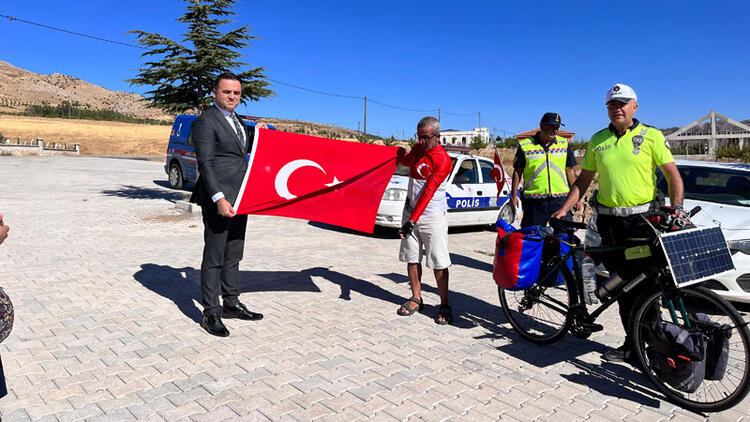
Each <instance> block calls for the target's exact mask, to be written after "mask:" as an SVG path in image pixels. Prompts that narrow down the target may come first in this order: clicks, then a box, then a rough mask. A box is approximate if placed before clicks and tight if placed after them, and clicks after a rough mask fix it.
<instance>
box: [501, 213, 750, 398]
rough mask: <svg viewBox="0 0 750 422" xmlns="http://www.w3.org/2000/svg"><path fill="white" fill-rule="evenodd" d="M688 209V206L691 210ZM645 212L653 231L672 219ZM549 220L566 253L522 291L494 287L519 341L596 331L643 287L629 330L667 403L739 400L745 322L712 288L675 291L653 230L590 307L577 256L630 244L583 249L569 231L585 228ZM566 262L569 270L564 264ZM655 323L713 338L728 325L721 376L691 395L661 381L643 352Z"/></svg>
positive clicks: (748, 377)
mask: <svg viewBox="0 0 750 422" xmlns="http://www.w3.org/2000/svg"><path fill="white" fill-rule="evenodd" d="M694 213H695V210H694V211H693V212H692V214H694ZM644 217H658V218H659V219H661V221H662V222H663V224H662V225H655V224H653V223H651V222H650V223H649V224H651V226H652V227H654V228H655V229H658V231H659V232H667V231H668V228H669V226H670V225H671V224H672V222H673V221H674V216H670V215H668V214H666V213H664V212H662V211H652V212H650V213H647V215H645V216H644ZM670 219H671V220H670ZM665 222H666V223H665ZM550 225H551V226H553V227H554V229H555V233H557V234H559V233H565V234H567V235H568V239H569V240H572V242H570V243H569V244H570V246H571V248H570V251H569V252H567V253H565V254H564V255H561V254H555V256H553V257H552V258H551V259H545V261H546V262H544V264H543V268H544V271H543V272H540V276H539V279H538V281H537V282H536V283H535V284H533V285H532V286H531V287H529V288H527V289H525V290H507V289H503V288H502V287H500V286H498V295H499V297H500V302H501V304H502V308H503V312H504V313H505V315H506V317H507V318H508V321H509V322H510V324H511V325H512V326H513V328H514V329H515V330H516V331H517V332H518V333H519V334H520V335H521V336H522V337H523V338H525V339H527V340H530V341H532V342H534V343H538V344H548V343H552V342H555V341H557V340H559V339H560V338H562V337H563V336H564V335H565V334H566V333H567V332H568V331H569V332H570V333H571V334H572V335H574V336H575V337H578V338H582V339H585V338H587V337H589V336H590V335H591V334H592V333H593V332H595V331H600V330H602V329H603V326H602V325H600V324H597V323H596V322H595V321H596V319H597V317H599V316H600V315H601V314H602V312H604V311H605V310H606V309H607V308H609V307H610V306H611V305H612V304H613V303H615V302H616V301H617V299H618V298H619V297H620V296H621V295H623V294H624V293H626V292H629V291H631V290H632V289H634V288H636V287H639V286H640V288H645V291H644V292H643V293H642V294H641V295H640V296H639V298H638V299H637V300H636V301H635V302H634V306H633V309H632V310H631V313H630V330H631V334H632V338H633V340H634V344H635V349H636V350H635V355H636V356H637V359H638V361H639V363H640V366H641V371H642V372H644V373H645V374H646V375H647V376H648V378H649V379H651V381H652V382H653V383H654V384H655V385H656V386H657V387H658V388H659V390H661V391H662V392H663V393H664V394H665V396H666V397H667V399H668V400H670V401H672V402H675V403H677V404H678V405H680V406H681V407H684V408H687V409H690V410H693V411H707V412H716V411H720V410H725V409H728V408H730V407H732V406H734V405H736V404H738V403H739V402H740V401H742V399H743V398H744V397H745V396H746V395H747V394H748V391H749V390H750V332H749V331H748V328H747V322H745V321H744V320H743V319H742V317H741V315H740V314H739V313H738V312H737V310H736V309H735V308H734V307H733V306H732V305H731V304H730V303H729V302H727V301H726V300H725V299H724V298H722V297H720V296H718V295H717V294H716V293H714V292H712V291H711V290H708V289H706V288H704V287H700V286H698V285H691V286H687V287H682V288H680V287H678V286H677V285H676V283H675V281H674V279H673V277H672V275H671V274H670V267H669V265H668V262H667V260H666V256H665V255H664V252H663V250H662V249H660V248H661V246H660V244H659V241H660V236H659V235H658V234H657V230H654V236H653V237H652V238H650V239H649V240H648V241H647V242H646V243H644V244H645V245H647V246H648V247H649V251H650V252H651V253H652V257H653V259H652V260H651V264H650V265H649V266H647V267H645V268H643V270H642V271H641V272H639V274H638V275H637V276H635V277H631V278H630V279H628V280H625V281H624V282H622V283H620V285H619V286H618V287H616V288H615V289H614V290H613V291H612V292H611V293H610V294H609V295H607V296H603V297H602V298H601V301H602V303H601V305H600V306H598V307H596V308H595V309H593V310H592V311H591V312H589V310H588V307H587V305H586V304H585V301H584V296H583V294H584V292H583V279H582V274H581V270H580V267H579V256H581V255H582V254H583V253H588V254H596V253H599V254H602V253H608V252H612V251H616V250H619V251H623V250H625V249H627V248H629V247H632V246H613V247H609V246H597V247H586V246H583V245H581V241H580V239H578V238H577V237H576V236H575V235H574V232H575V230H576V229H586V228H587V227H588V226H587V225H586V224H584V223H576V222H570V221H565V220H551V221H550ZM672 228H674V227H672ZM545 240H546V241H552V242H560V241H561V240H560V238H559V237H556V236H555V235H554V234H553V233H547V234H546V236H545ZM570 260H572V268H573V271H571V269H570V268H569V265H570V264H569V262H570ZM558 274H561V275H562V282H561V283H560V282H559V281H557V280H558ZM647 280H648V281H650V283H647V282H646V281H647ZM698 314H703V315H707V316H709V318H710V321H706V320H705V318H704V319H701V318H699V317H698V316H697V315H698ZM655 320H657V321H669V322H672V323H674V324H677V325H679V326H680V327H692V329H693V330H700V331H701V333H702V334H703V335H705V336H714V335H716V334H717V332H718V331H717V330H728V331H729V333H731V335H728V336H729V346H728V365H727V369H726V373H725V375H724V376H723V378H721V379H719V380H704V381H702V382H701V384H700V385H699V386H698V387H697V389H696V390H695V391H694V392H691V393H688V392H685V391H680V390H678V389H676V388H674V387H672V386H671V385H670V384H669V383H668V382H666V381H665V380H664V379H662V378H661V376H660V375H659V373H658V371H657V369H655V368H654V366H656V365H652V361H651V359H650V358H651V356H650V355H649V353H650V351H647V349H648V348H649V347H648V342H647V335H648V332H647V330H648V328H647V327H648V324H649V322H651V323H652V324H653V321H655ZM715 323H718V325H721V324H727V325H724V326H723V327H729V328H717V326H718V325H717V324H715ZM652 327H653V325H652ZM708 338H713V337H708Z"/></svg>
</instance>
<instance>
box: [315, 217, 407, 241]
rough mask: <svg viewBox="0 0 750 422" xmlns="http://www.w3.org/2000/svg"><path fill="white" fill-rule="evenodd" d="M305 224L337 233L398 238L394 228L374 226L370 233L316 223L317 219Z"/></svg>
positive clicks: (377, 237) (378, 237)
mask: <svg viewBox="0 0 750 422" xmlns="http://www.w3.org/2000/svg"><path fill="white" fill-rule="evenodd" d="M307 224H309V225H311V226H313V227H317V228H319V229H323V230H330V231H334V232H339V233H345V234H351V235H356V236H365V237H374V238H376V239H398V238H399V237H398V232H397V231H396V229H391V228H387V227H380V226H375V228H374V229H373V232H372V233H365V232H360V231H357V230H352V229H347V228H345V227H339V226H334V225H331V224H326V223H318V222H317V221H308V222H307Z"/></svg>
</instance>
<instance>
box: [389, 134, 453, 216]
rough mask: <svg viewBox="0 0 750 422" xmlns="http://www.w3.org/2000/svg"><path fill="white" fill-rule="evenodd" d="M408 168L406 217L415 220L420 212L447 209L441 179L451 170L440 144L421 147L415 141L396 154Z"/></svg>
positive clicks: (429, 213) (400, 161) (440, 211)
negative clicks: (401, 154)
mask: <svg viewBox="0 0 750 422" xmlns="http://www.w3.org/2000/svg"><path fill="white" fill-rule="evenodd" d="M398 162H399V163H401V164H403V165H405V166H407V167H409V195H408V198H407V200H408V201H409V206H410V207H411V209H412V211H411V217H410V220H411V221H414V222H417V221H418V220H419V217H421V216H422V214H424V215H432V214H442V213H444V212H445V211H446V210H447V209H448V202H447V200H446V198H445V185H444V184H443V182H444V181H445V179H447V178H448V176H449V175H450V173H451V158H450V157H449V156H448V153H447V152H445V149H443V147H442V146H440V145H437V146H435V147H433V148H431V149H429V150H425V149H424V147H423V146H422V144H416V145H414V147H413V148H412V149H411V151H410V152H409V153H408V154H406V155H404V156H399V157H398Z"/></svg>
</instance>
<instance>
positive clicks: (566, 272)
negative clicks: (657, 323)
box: [538, 244, 691, 327]
mask: <svg viewBox="0 0 750 422" xmlns="http://www.w3.org/2000/svg"><path fill="white" fill-rule="evenodd" d="M627 248H628V246H595V247H585V246H582V245H580V244H574V245H572V246H571V248H570V251H568V252H567V253H566V254H565V255H555V256H554V257H552V259H550V261H549V263H548V264H547V265H546V266H545V272H546V274H545V276H544V277H543V278H541V279H540V280H539V282H538V284H539V285H542V286H544V285H547V283H548V282H551V281H552V277H557V273H558V271H559V272H560V273H562V275H563V277H564V278H566V280H568V281H572V283H570V285H572V286H574V288H575V290H576V291H575V296H574V297H575V301H574V302H573V303H572V304H571V309H584V310H585V317H586V318H587V319H589V320H590V321H594V320H596V319H597V318H598V317H599V315H601V314H602V313H603V312H604V311H605V310H607V308H609V307H610V306H612V304H613V303H615V302H617V300H618V299H619V298H620V297H621V296H622V295H624V294H625V293H628V292H629V291H631V290H632V289H633V288H635V287H636V286H637V285H639V284H640V283H641V282H643V281H644V280H645V279H646V278H648V274H647V273H641V274H639V275H638V276H636V277H635V278H631V279H629V280H626V281H625V283H624V284H623V285H622V286H620V287H619V288H618V289H617V290H616V292H615V293H614V294H611V295H609V296H607V297H606V298H605V299H604V300H601V305H599V306H597V307H596V308H595V309H594V310H593V311H591V312H589V308H588V305H586V303H585V301H584V299H583V276H582V274H581V270H580V265H579V262H578V253H579V252H585V253H597V252H613V251H623V250H625V249H627ZM568 259H572V260H573V269H574V270H575V271H574V272H571V270H570V268H568V266H567V265H566V262H567V261H568ZM651 270H652V271H648V273H652V275H653V276H654V278H655V279H656V280H657V283H658V285H657V286H654V287H655V288H658V289H660V290H661V291H662V292H663V293H664V297H665V299H667V303H666V305H667V306H668V308H669V310H670V315H671V316H672V320H673V322H675V323H677V321H678V317H677V313H676V310H675V305H674V303H673V301H672V299H671V296H672V294H671V292H672V290H673V289H670V288H669V286H667V285H666V284H665V283H664V282H663V281H662V280H663V279H662V274H661V273H660V270H659V269H651ZM653 270H656V271H653ZM654 272H656V274H653V273H654ZM678 304H679V310H680V314H681V315H682V317H683V320H684V321H685V322H686V324H687V326H688V327H689V326H690V325H691V324H690V318H689V317H688V313H687V310H686V309H685V305H684V303H683V302H682V298H680V297H678Z"/></svg>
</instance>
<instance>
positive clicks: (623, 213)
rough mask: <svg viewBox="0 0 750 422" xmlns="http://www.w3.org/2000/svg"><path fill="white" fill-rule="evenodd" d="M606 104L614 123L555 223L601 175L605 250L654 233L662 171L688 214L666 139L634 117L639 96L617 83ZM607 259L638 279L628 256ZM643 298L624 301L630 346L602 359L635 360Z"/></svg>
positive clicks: (593, 147)
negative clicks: (633, 320) (650, 222)
mask: <svg viewBox="0 0 750 422" xmlns="http://www.w3.org/2000/svg"><path fill="white" fill-rule="evenodd" d="M605 102H606V104H607V113H608V114H609V119H610V121H611V123H610V125H609V126H608V127H607V128H605V129H602V130H600V131H599V132H597V133H595V134H594V136H592V137H591V140H590V141H589V145H588V147H587V148H586V156H585V157H584V159H583V163H582V164H581V174H580V175H579V176H578V180H576V182H575V184H574V185H573V186H571V189H570V195H568V199H567V200H566V201H565V203H564V204H563V206H562V207H560V209H559V210H558V211H556V212H555V213H554V214H553V215H552V218H563V217H564V216H565V215H566V213H567V212H568V210H569V209H570V207H572V206H573V204H574V203H575V202H576V201H577V200H578V198H579V196H581V195H583V193H584V192H586V190H587V189H588V187H589V185H590V184H591V181H592V180H593V178H594V175H596V173H597V172H598V173H599V192H598V194H597V197H596V199H597V201H598V202H599V205H598V207H597V213H598V217H597V228H598V230H599V234H600V235H601V238H602V245H609V246H619V245H627V244H628V243H629V242H630V241H632V242H637V239H638V238H643V237H645V234H646V233H647V232H648V231H649V227H648V226H647V223H646V222H645V221H644V219H643V218H641V216H640V214H642V213H645V212H648V211H650V210H653V209H655V208H656V207H657V206H658V204H657V203H656V202H657V201H656V200H655V198H656V195H657V192H658V191H657V189H656V166H659V168H660V169H661V171H662V173H663V174H664V176H665V177H666V179H667V183H668V186H669V197H670V200H671V204H672V205H673V206H674V207H675V209H676V211H677V212H678V213H684V211H683V210H682V201H683V199H684V189H683V184H682V177H680V173H679V171H678V170H677V166H676V165H675V163H674V158H672V153H671V152H670V151H669V149H668V147H667V144H666V141H665V139H664V135H663V134H662V133H661V132H660V131H659V130H658V129H656V128H653V127H651V126H647V125H644V124H643V123H641V122H639V121H638V119H635V118H633V115H634V114H635V112H636V110H638V102H637V97H636V95H635V91H633V89H632V88H631V87H629V86H627V85H625V84H616V85H615V86H613V87H612V88H610V89H609V91H607V95H606V99H605ZM602 260H603V261H604V266H605V267H606V268H607V270H609V272H610V274H614V273H618V274H619V275H620V276H621V277H622V278H623V279H625V280H627V279H628V278H631V277H633V276H635V275H637V273H633V270H634V268H632V267H634V266H635V267H637V265H633V264H631V265H629V266H626V265H625V262H626V261H625V254H624V253H623V252H621V251H618V252H611V253H607V254H606V255H605V256H603V257H602ZM635 270H637V269H635ZM637 295H638V292H637V291H636V289H634V290H632V291H631V292H629V293H626V294H624V295H622V296H620V298H619V299H618V301H617V302H618V306H619V308H620V320H621V321H622V326H623V328H624V329H625V333H626V336H625V344H623V345H622V346H620V347H619V348H617V349H612V350H609V351H608V352H606V353H604V354H603V355H602V359H604V360H608V361H613V362H622V361H626V360H630V359H631V358H632V357H633V355H632V350H633V344H632V338H631V337H630V333H629V329H628V325H629V322H630V321H629V317H630V312H631V309H632V307H633V302H634V301H635V299H636V298H637Z"/></svg>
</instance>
